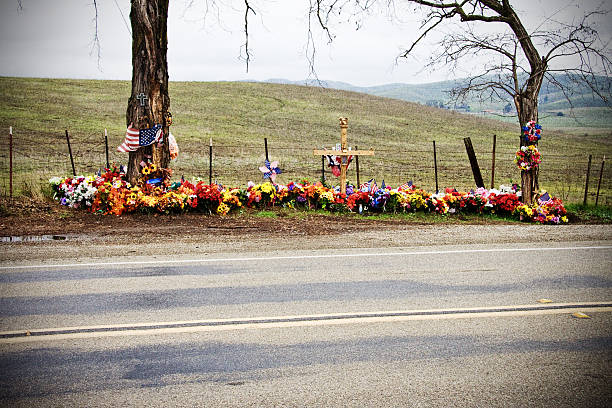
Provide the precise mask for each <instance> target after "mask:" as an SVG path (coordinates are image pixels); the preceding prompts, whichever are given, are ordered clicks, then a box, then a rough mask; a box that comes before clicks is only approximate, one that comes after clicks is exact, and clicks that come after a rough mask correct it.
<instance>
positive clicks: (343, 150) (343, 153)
mask: <svg viewBox="0 0 612 408" xmlns="http://www.w3.org/2000/svg"><path fill="white" fill-rule="evenodd" d="M347 129H348V118H340V150H317V149H315V150H313V152H312V154H314V155H315V156H321V155H323V156H327V155H335V156H340V157H342V162H341V163H340V192H341V193H342V194H346V171H347V169H348V157H349V156H374V151H373V150H349V149H348V143H347V141H346V133H347Z"/></svg>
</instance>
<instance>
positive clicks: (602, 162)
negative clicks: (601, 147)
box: [595, 155, 606, 207]
mask: <svg viewBox="0 0 612 408" xmlns="http://www.w3.org/2000/svg"><path fill="white" fill-rule="evenodd" d="M604 164H606V155H604V157H603V160H602V161H601V169H600V170H599V182H598V183H597V195H596V196H595V207H597V204H598V202H599V189H600V188H601V179H602V177H603V171H604Z"/></svg>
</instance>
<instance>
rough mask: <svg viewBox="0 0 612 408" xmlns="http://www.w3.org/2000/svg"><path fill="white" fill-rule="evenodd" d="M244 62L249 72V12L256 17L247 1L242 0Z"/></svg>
mask: <svg viewBox="0 0 612 408" xmlns="http://www.w3.org/2000/svg"><path fill="white" fill-rule="evenodd" d="M244 6H245V8H244V45H243V47H244V54H245V57H244V61H245V63H246V71H247V72H249V62H251V51H250V49H249V11H250V12H251V13H253V15H257V13H255V10H253V7H251V5H250V4H249V0H244Z"/></svg>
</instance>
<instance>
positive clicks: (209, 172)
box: [208, 137, 213, 186]
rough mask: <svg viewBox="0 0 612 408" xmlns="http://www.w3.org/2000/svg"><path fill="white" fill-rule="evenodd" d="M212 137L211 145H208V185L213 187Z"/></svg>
mask: <svg viewBox="0 0 612 408" xmlns="http://www.w3.org/2000/svg"><path fill="white" fill-rule="evenodd" d="M212 159H213V155H212V137H211V138H210V143H209V145H208V185H209V186H210V185H212Z"/></svg>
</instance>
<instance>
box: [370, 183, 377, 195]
mask: <svg viewBox="0 0 612 408" xmlns="http://www.w3.org/2000/svg"><path fill="white" fill-rule="evenodd" d="M377 191H378V186H377V185H376V180H374V181H373V182H372V183H370V192H371V193H375V192H377Z"/></svg>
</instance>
